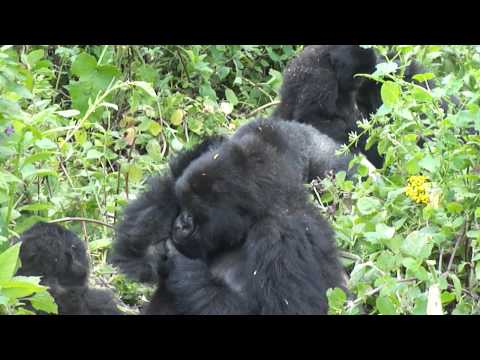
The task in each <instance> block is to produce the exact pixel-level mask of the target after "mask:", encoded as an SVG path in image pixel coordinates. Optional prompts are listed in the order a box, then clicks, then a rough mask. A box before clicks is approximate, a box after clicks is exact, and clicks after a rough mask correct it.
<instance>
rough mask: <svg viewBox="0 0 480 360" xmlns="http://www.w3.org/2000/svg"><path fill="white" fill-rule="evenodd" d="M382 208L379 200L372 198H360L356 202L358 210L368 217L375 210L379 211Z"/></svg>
mask: <svg viewBox="0 0 480 360" xmlns="http://www.w3.org/2000/svg"><path fill="white" fill-rule="evenodd" d="M381 206H382V204H381V202H380V200H378V199H376V198H372V197H368V196H367V197H362V198H360V199H359V200H358V202H357V207H358V210H359V211H360V212H361V213H362V214H363V215H369V214H371V213H373V212H374V211H376V210H379V209H380V207H381Z"/></svg>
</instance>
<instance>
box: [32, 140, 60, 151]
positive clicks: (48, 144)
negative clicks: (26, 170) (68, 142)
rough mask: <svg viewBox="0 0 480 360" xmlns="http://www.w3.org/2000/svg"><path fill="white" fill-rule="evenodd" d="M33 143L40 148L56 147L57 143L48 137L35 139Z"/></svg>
mask: <svg viewBox="0 0 480 360" xmlns="http://www.w3.org/2000/svg"><path fill="white" fill-rule="evenodd" d="M35 145H36V146H37V147H39V148H40V149H45V150H46V149H56V148H57V145H56V144H55V143H54V142H53V141H52V140H50V139H47V138H43V139H41V140H37V141H35Z"/></svg>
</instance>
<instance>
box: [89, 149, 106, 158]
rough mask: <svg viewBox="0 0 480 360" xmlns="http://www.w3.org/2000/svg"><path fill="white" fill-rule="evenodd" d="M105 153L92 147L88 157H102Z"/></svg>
mask: <svg viewBox="0 0 480 360" xmlns="http://www.w3.org/2000/svg"><path fill="white" fill-rule="evenodd" d="M102 156H103V154H102V153H101V152H99V151H97V150H95V149H90V150H88V152H87V159H89V160H90V159H100V158H101V157H102Z"/></svg>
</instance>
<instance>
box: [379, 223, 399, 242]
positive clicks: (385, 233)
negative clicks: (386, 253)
mask: <svg viewBox="0 0 480 360" xmlns="http://www.w3.org/2000/svg"><path fill="white" fill-rule="evenodd" d="M375 231H376V232H377V234H378V235H379V236H380V237H382V238H383V239H391V238H392V237H393V235H395V228H394V227H391V226H387V225H385V224H383V223H380V224H377V225H376V226H375Z"/></svg>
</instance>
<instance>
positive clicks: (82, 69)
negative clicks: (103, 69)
mask: <svg viewBox="0 0 480 360" xmlns="http://www.w3.org/2000/svg"><path fill="white" fill-rule="evenodd" d="M96 68H97V60H96V59H95V58H94V57H93V56H92V55H89V54H87V53H81V54H80V55H78V56H77V58H76V59H75V61H74V62H73V64H72V66H71V68H70V71H71V73H72V74H74V75H77V76H78V77H83V76H88V75H90V74H92V73H93V72H94V71H95V70H96Z"/></svg>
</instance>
